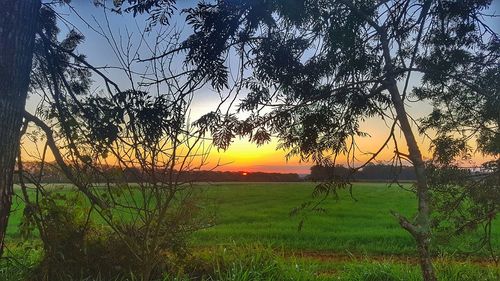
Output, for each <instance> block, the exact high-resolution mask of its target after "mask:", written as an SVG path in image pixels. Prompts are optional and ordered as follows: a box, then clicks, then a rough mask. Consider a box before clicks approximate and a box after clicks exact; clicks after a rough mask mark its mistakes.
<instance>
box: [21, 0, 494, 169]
mask: <svg viewBox="0 0 500 281" xmlns="http://www.w3.org/2000/svg"><path fill="white" fill-rule="evenodd" d="M178 2H179V3H178V11H180V10H182V9H183V8H185V7H187V6H190V5H193V3H195V1H178ZM71 5H72V6H73V8H74V10H73V9H71V8H69V7H68V6H61V7H58V9H57V11H58V13H59V14H60V17H61V19H60V20H59V26H60V28H61V30H62V32H61V33H62V34H64V33H66V32H67V31H68V30H69V29H71V28H76V29H78V30H79V31H80V32H81V33H83V34H84V35H85V37H86V38H85V41H84V43H83V44H82V45H81V46H80V47H79V48H78V50H77V51H78V52H80V53H83V54H85V55H86V56H87V60H88V61H89V62H90V63H91V64H93V65H96V66H117V65H119V61H118V59H117V57H116V55H115V54H114V52H113V49H112V48H111V47H110V44H108V42H107V41H106V40H105V39H104V38H103V37H102V36H101V35H100V34H99V33H100V32H101V30H100V29H99V26H98V25H97V22H100V23H101V24H102V23H103V22H105V21H104V19H105V16H104V15H105V14H104V12H103V9H102V8H97V7H95V6H94V5H93V4H92V1H91V0H73V1H72V4H71ZM75 11H78V12H77V13H75ZM491 13H494V14H500V0H495V1H493V5H492V7H491ZM107 17H108V19H109V26H106V25H102V28H103V30H104V31H105V32H109V31H111V32H112V33H113V34H114V35H115V36H116V39H117V41H122V42H123V41H125V38H126V37H127V34H131V35H132V37H133V38H136V37H138V36H137V35H138V34H139V33H140V31H141V30H143V29H144V27H145V25H146V17H145V16H137V17H135V18H134V17H132V15H131V14H123V15H118V14H115V13H109V12H108V13H107ZM499 21H500V18H496V19H492V20H490V22H489V24H490V25H491V26H492V27H493V28H494V29H495V30H496V31H497V32H498V31H499V26H500V23H499ZM172 22H173V23H175V25H176V28H177V29H179V30H181V37H182V36H186V35H187V34H189V31H190V27H189V26H187V25H186V24H185V22H184V16H183V15H175V16H174V17H173V18H172ZM134 36H135V37H134ZM145 40H146V41H147V42H151V39H148V38H146V39H145ZM137 47H139V48H140V49H141V50H142V49H145V47H144V45H139V42H138V41H134V42H133V48H137ZM143 56H144V57H147V53H145V54H144V55H143ZM177 63H178V64H179V66H181V63H182V62H181V61H178V62H177ZM138 67H139V68H141V67H144V66H138ZM141 70H142V69H139V71H141ZM107 75H109V76H110V77H112V79H113V80H114V81H116V82H117V83H118V84H119V85H120V86H121V87H122V88H127V85H129V84H130V82H128V80H127V79H125V78H124V76H123V74H122V73H121V72H117V71H113V70H107ZM95 80H96V83H95V85H94V86H93V87H94V90H99V89H102V84H100V83H99V82H98V81H97V80H98V79H95ZM218 99H219V97H218V95H217V93H215V92H214V91H213V90H211V89H209V88H208V87H204V88H202V89H201V90H199V91H198V92H197V93H195V99H194V100H193V104H192V111H191V114H192V117H191V119H193V120H194V119H196V117H199V116H201V115H203V114H204V113H207V112H209V111H211V110H213V108H214V106H216V105H217V104H218ZM38 102H39V99H38V98H37V97H35V96H33V97H30V98H29V99H28V103H27V110H28V111H31V112H33V110H34V109H35V108H36V105H37V103H38ZM431 109H432V107H431V106H430V105H429V104H425V103H415V104H408V110H409V112H410V113H411V115H412V116H413V117H416V118H418V117H423V116H425V115H426V114H427V113H429V112H430V111H431ZM389 126H390V124H386V123H384V122H383V121H382V120H380V119H368V120H366V121H364V122H363V123H362V126H361V129H362V130H363V131H365V132H367V133H368V134H369V135H370V137H365V138H360V139H358V140H357V142H358V145H359V147H360V148H361V149H362V151H360V152H361V153H359V158H358V159H357V161H356V162H357V163H361V161H363V160H366V159H368V158H369V156H370V155H369V154H367V153H365V154H363V152H373V151H375V150H377V149H378V147H380V145H381V144H382V143H383V142H384V140H385V138H386V137H387V132H388V130H389ZM414 130H415V128H414ZM398 138H399V139H401V135H400V132H398ZM418 140H419V144H420V145H421V147H422V150H423V151H422V152H423V154H424V156H426V157H428V156H429V151H428V147H429V141H428V139H426V138H425V137H423V136H419V138H418ZM400 142H401V144H400V146H403V147H404V146H405V145H404V141H403V140H402V139H401V141H400ZM277 144H278V142H277V140H276V139H275V138H273V140H272V141H271V142H270V143H268V144H265V145H262V146H260V147H257V145H256V144H254V143H250V142H249V141H248V140H247V139H236V140H235V141H234V142H233V143H232V145H231V146H230V147H229V149H227V150H226V151H217V150H216V149H213V150H212V152H211V155H210V163H209V164H208V165H207V169H210V166H211V165H212V166H213V165H215V164H216V163H223V164H224V165H222V166H221V167H219V168H218V170H227V171H247V172H254V171H263V172H280V173H299V174H308V173H309V168H310V166H311V165H313V163H311V162H301V161H299V159H297V158H292V159H289V160H286V159H285V155H286V151H282V150H276V146H277ZM31 145H32V144H31ZM33 150H34V147H32V146H31V147H30V145H28V144H27V142H26V151H25V152H24V153H29V154H32V152H30V151H33ZM392 151H393V148H392V147H388V148H386V149H384V151H383V152H382V153H381V155H380V157H379V158H377V160H379V161H387V160H389V159H390V158H391V157H392V155H393V153H392ZM49 160H50V159H49ZM481 160H482V156H481V155H476V156H474V157H473V163H472V164H475V163H480V162H481ZM340 162H341V163H342V160H341V161H340Z"/></svg>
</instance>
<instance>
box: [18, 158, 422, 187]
mask: <svg viewBox="0 0 500 281" xmlns="http://www.w3.org/2000/svg"><path fill="white" fill-rule="evenodd" d="M23 165H24V167H23V169H24V170H25V171H26V172H29V173H28V174H29V175H30V177H32V178H33V179H34V180H38V178H40V179H41V182H43V183H68V182H69V181H68V179H67V178H66V177H65V176H64V174H63V173H62V172H61V171H60V170H59V169H58V168H57V165H53V164H50V163H49V164H46V165H45V166H44V170H43V173H40V170H39V167H40V164H39V163H34V162H33V163H31V162H28V163H24V164H23ZM349 173H350V170H349V169H348V168H346V167H344V166H341V165H337V166H335V167H324V166H317V165H316V166H312V167H311V173H310V175H308V176H306V177H305V178H301V177H300V176H299V175H298V174H295V173H287V174H282V173H264V172H243V171H240V172H227V171H226V172H222V171H186V172H181V173H180V174H177V172H175V173H174V176H176V177H178V181H180V182H188V181H197V182H297V181H303V180H311V181H322V180H328V179H331V178H332V177H334V176H336V177H345V176H347V175H349ZM169 176H170V174H169V173H165V172H163V173H162V172H161V171H159V170H156V173H155V177H156V178H157V180H159V181H162V180H163V181H165V180H166V179H167V177H169ZM161 177H164V178H163V179H162V178H161ZM151 178H152V176H151V175H149V174H148V173H147V172H143V171H141V170H139V169H137V168H128V169H123V170H122V169H119V168H117V167H107V168H106V169H105V170H104V171H103V172H102V173H100V174H96V175H95V176H94V178H93V180H94V181H96V182H106V181H107V180H111V181H125V182H141V181H148V180H149V179H151ZM351 179H352V180H366V181H369V180H372V181H391V180H393V179H398V180H410V181H411V180H415V172H414V171H413V167H411V166H402V167H393V166H391V165H384V164H369V165H367V166H366V167H364V168H363V169H362V170H360V171H357V172H356V173H354V174H353V175H352V176H351ZM15 181H16V182H17V183H18V182H19V178H18V175H17V174H16V178H15ZM25 181H26V182H30V180H28V179H26V180H25Z"/></svg>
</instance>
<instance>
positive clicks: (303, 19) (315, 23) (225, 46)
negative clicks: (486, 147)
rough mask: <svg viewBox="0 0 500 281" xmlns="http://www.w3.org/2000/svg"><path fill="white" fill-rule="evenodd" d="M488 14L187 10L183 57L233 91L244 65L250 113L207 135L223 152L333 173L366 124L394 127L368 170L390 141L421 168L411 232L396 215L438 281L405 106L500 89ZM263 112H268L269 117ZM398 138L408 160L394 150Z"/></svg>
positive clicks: (356, 4)
mask: <svg viewBox="0 0 500 281" xmlns="http://www.w3.org/2000/svg"><path fill="white" fill-rule="evenodd" d="M489 4H490V1H484V0H477V1H432V0H395V1H343V0H338V1H307V0H297V1H282V0H275V1H231V0H228V1H217V2H216V3H207V2H202V3H199V4H198V5H197V7H196V8H192V9H187V10H186V13H187V15H188V16H187V21H188V23H189V24H190V25H191V26H192V27H193V28H194V34H193V35H191V36H190V37H189V38H188V39H187V40H186V41H185V42H184V45H183V46H182V48H181V49H187V52H188V53H187V62H188V63H190V64H193V65H196V66H198V68H197V71H196V72H194V73H193V74H192V75H193V77H203V78H207V79H209V80H210V81H211V82H212V86H213V87H214V88H215V89H218V90H222V89H225V88H226V87H228V86H229V84H230V83H229V79H228V73H229V72H230V70H229V67H230V66H231V65H228V64H227V57H230V56H231V55H232V54H236V55H237V56H238V61H239V62H240V63H239V67H240V69H239V70H238V71H235V73H240V74H241V75H240V76H239V87H236V88H237V89H242V88H245V89H247V90H248V91H249V92H248V94H247V96H246V98H245V99H244V100H243V102H242V103H241V104H240V106H239V109H240V110H244V111H249V112H250V116H249V117H248V118H247V119H246V120H243V121H240V120H238V118H237V117H236V115H233V114H230V113H225V112H221V111H215V112H213V113H210V114H208V115H206V116H205V117H204V118H202V119H201V120H200V122H199V125H200V126H201V127H202V128H203V127H204V128H206V129H207V130H209V131H210V132H211V134H212V136H213V137H214V143H215V144H217V145H218V146H220V147H222V148H225V147H227V146H228V145H229V144H230V143H231V140H232V138H233V137H234V136H235V135H244V136H250V137H251V139H252V140H254V141H256V142H257V143H258V144H259V143H262V142H266V141H268V140H269V139H270V135H271V134H274V135H277V136H278V138H279V139H280V141H281V143H280V148H284V149H288V150H289V151H290V154H289V155H299V156H301V157H302V158H303V159H313V160H314V161H316V162H318V163H325V162H328V161H329V160H328V157H325V155H334V157H333V159H335V158H336V157H335V156H336V155H339V154H343V153H346V154H348V155H352V153H354V151H355V150H354V149H355V147H356V146H355V137H356V136H363V135H364V133H363V132H362V131H360V129H359V123H360V121H361V120H364V119H366V118H370V117H374V116H378V117H380V118H383V119H385V120H392V121H393V125H392V126H391V130H390V133H389V136H388V138H387V141H386V142H385V143H384V144H383V146H382V147H381V148H380V149H379V150H377V152H375V153H374V154H373V157H371V158H370V159H369V160H368V161H367V162H371V161H372V160H373V159H374V158H375V157H376V156H377V155H378V153H379V152H380V151H381V150H382V149H383V147H385V146H386V145H387V143H389V142H390V141H394V145H395V147H396V158H398V159H406V160H408V161H409V162H411V164H412V165H413V167H414V170H415V175H416V179H417V181H416V184H415V192H416V195H417V198H418V204H417V205H418V212H417V215H416V217H415V219H414V220H410V219H407V218H405V217H404V216H402V215H399V214H396V213H395V215H396V216H397V218H398V220H399V223H400V225H401V226H402V227H403V228H404V229H406V230H407V231H408V232H409V233H410V234H411V235H412V236H413V238H414V239H415V241H416V244H417V250H418V253H419V257H420V265H421V268H422V272H423V276H424V280H427V281H429V280H436V277H435V273H434V269H433V266H432V262H431V252H430V249H429V247H430V241H431V226H432V225H431V219H430V217H431V194H430V185H429V182H428V180H429V178H428V175H427V174H426V164H425V162H424V159H423V157H422V153H421V151H420V147H419V144H418V142H417V140H416V134H415V133H414V131H413V129H412V126H411V124H412V122H413V121H412V119H411V117H409V115H408V111H407V109H406V105H405V103H406V102H408V100H409V99H408V98H409V97H410V96H411V97H413V98H415V99H418V100H429V99H430V100H436V98H435V97H442V100H443V101H446V100H447V98H446V97H448V96H450V95H453V93H454V92H455V91H463V92H466V93H468V95H472V96H481V95H483V85H482V84H477V81H478V79H479V78H481V77H483V76H489V75H493V77H495V78H497V80H498V75H497V73H496V72H494V71H492V68H495V67H496V66H497V65H498V64H499V59H498V57H499V52H500V51H499V44H498V41H499V40H498V36H497V34H496V33H494V32H493V31H492V30H491V29H490V28H489V27H488V26H487V25H486V24H485V23H484V21H483V19H482V18H483V16H484V14H483V13H482V11H484V10H485V9H486V8H487V7H488V5H489ZM167 54H168V52H167V53H166V54H165V55H167ZM159 57H161V56H159ZM159 57H153V58H151V59H155V58H159ZM245 74H246V75H245ZM411 77H413V78H411ZM418 78H421V79H420V81H419V82H416V81H418V80H417V79H418ZM412 79H413V81H412ZM415 83H416V84H415ZM412 84H415V85H414V87H412V86H411V85H412ZM412 89H413V91H411V90H412ZM423 93H426V94H423ZM461 96H462V97H464V95H461ZM457 101H458V102H460V101H461V99H457ZM462 104H464V105H465V104H468V102H464V103H462ZM469 106H474V107H475V104H469ZM265 107H268V108H271V110H270V112H269V111H262V108H265ZM451 110H454V108H451ZM266 112H267V113H266ZM457 113H458V114H461V113H460V112H457ZM417 125H418V124H417ZM396 126H397V127H398V128H400V129H401V131H402V134H403V136H404V140H405V141H406V145H407V148H408V153H407V154H406V153H404V152H403V151H400V150H399V149H398V148H399V147H400V146H399V145H398V144H397V139H396V138H395V137H394V131H395V128H396ZM497 132H498V131H496V133H497ZM489 136H491V135H489ZM364 166H365V165H364V164H363V165H360V166H358V167H357V169H361V168H362V167H364ZM345 186H346V185H345V183H344V182H339V183H335V182H334V183H332V184H322V185H318V189H319V190H317V191H319V192H323V193H324V194H329V193H330V191H332V189H336V188H338V187H345Z"/></svg>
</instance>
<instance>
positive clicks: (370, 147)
mask: <svg viewBox="0 0 500 281" xmlns="http://www.w3.org/2000/svg"><path fill="white" fill-rule="evenodd" d="M361 129H362V130H364V131H365V132H367V133H368V134H369V136H367V137H359V138H357V139H356V145H357V148H356V154H357V155H356V158H355V160H354V162H355V165H359V164H362V163H364V162H365V161H367V160H368V159H370V157H371V156H372V153H373V152H375V151H377V150H378V149H379V148H380V147H381V146H382V145H383V144H384V142H385V140H386V138H387V136H388V130H389V129H388V128H387V126H386V124H384V122H383V121H380V120H367V121H365V122H364V123H363V124H361ZM395 136H396V140H397V142H398V148H399V149H400V151H401V152H403V153H407V150H406V143H405V141H404V139H403V137H402V134H401V133H400V132H399V131H396V132H395ZM418 141H419V144H420V147H421V152H422V154H423V155H424V158H426V159H429V157H430V151H429V140H428V139H426V138H424V137H422V136H420V137H419V138H418ZM277 145H278V140H277V139H275V138H273V139H272V140H271V142H270V143H267V144H264V145H262V146H257V145H256V144H254V143H251V142H249V141H248V139H241V138H236V139H235V140H234V141H233V143H232V144H231V145H230V146H229V148H228V149H227V150H226V151H222V150H220V151H218V150H217V149H212V151H211V152H210V154H209V156H208V163H207V164H206V165H205V166H204V167H202V169H203V170H211V169H215V170H217V171H231V172H241V175H242V176H247V175H248V174H249V173H252V172H268V173H298V174H309V171H310V167H311V166H313V165H314V163H313V162H312V161H309V162H303V161H300V159H299V158H298V157H292V158H291V159H288V161H287V160H286V154H287V152H286V151H283V150H277V149H276V147H277ZM43 146H44V142H43V141H40V140H38V142H37V143H36V144H35V143H33V142H31V141H29V140H28V139H24V140H23V148H22V150H21V152H22V157H23V160H24V161H37V160H39V159H38V158H37V157H34V155H37V154H38V153H39V152H40V151H43ZM394 150H395V149H394V144H393V143H392V141H391V142H390V143H389V144H388V145H387V146H386V147H385V148H384V149H383V150H382V151H381V152H380V154H379V156H378V157H377V158H376V159H375V161H381V162H384V161H389V160H390V159H391V158H392V157H393V156H394ZM485 160H487V158H485V157H483V156H482V155H473V157H472V159H470V162H469V163H467V166H473V165H477V164H481V163H482V162H484V161H485ZM46 161H48V162H52V161H54V157H53V156H52V155H51V153H48V155H47V157H46ZM349 161H350V162H352V158H351V159H349ZM337 163H338V164H343V165H346V163H347V159H346V156H341V157H339V158H338V160H337ZM404 164H405V165H409V163H404ZM242 171H245V172H242Z"/></svg>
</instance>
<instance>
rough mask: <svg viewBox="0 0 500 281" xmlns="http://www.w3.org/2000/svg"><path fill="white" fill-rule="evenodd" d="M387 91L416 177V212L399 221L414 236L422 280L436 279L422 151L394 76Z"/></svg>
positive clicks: (427, 190) (430, 280) (431, 280)
mask: <svg viewBox="0 0 500 281" xmlns="http://www.w3.org/2000/svg"><path fill="white" fill-rule="evenodd" d="M388 90H389V93H390V94H391V98H392V103H393V105H394V108H395V110H396V115H397V118H398V121H399V124H400V126H401V130H402V131H403V135H404V137H405V140H406V144H407V145H408V151H409V157H410V160H411V162H412V163H413V167H414V169H415V174H416V177H417V184H416V185H417V198H418V214H417V218H416V221H415V222H414V223H410V222H408V221H407V220H406V219H403V218H400V224H401V226H402V227H403V228H405V229H406V230H407V231H408V232H410V234H411V235H412V236H413V238H414V239H415V242H416V243H417V250H418V254H419V259H420V267H421V269H422V275H423V277H424V280H425V281H436V280H437V279H436V275H435V273H434V267H433V266H432V258H431V254H430V250H429V248H430V241H431V223H430V215H431V213H430V207H429V203H430V202H429V201H430V197H429V188H428V185H427V176H426V174H425V163H424V160H423V158H422V153H421V152H420V149H419V147H418V144H417V141H416V139H415V135H414V134H413V131H412V129H411V126H410V122H409V120H408V116H407V115H406V109H405V106H404V102H403V100H402V98H401V95H400V93H399V90H398V88H397V84H396V80H395V79H390V80H389V85H388Z"/></svg>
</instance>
